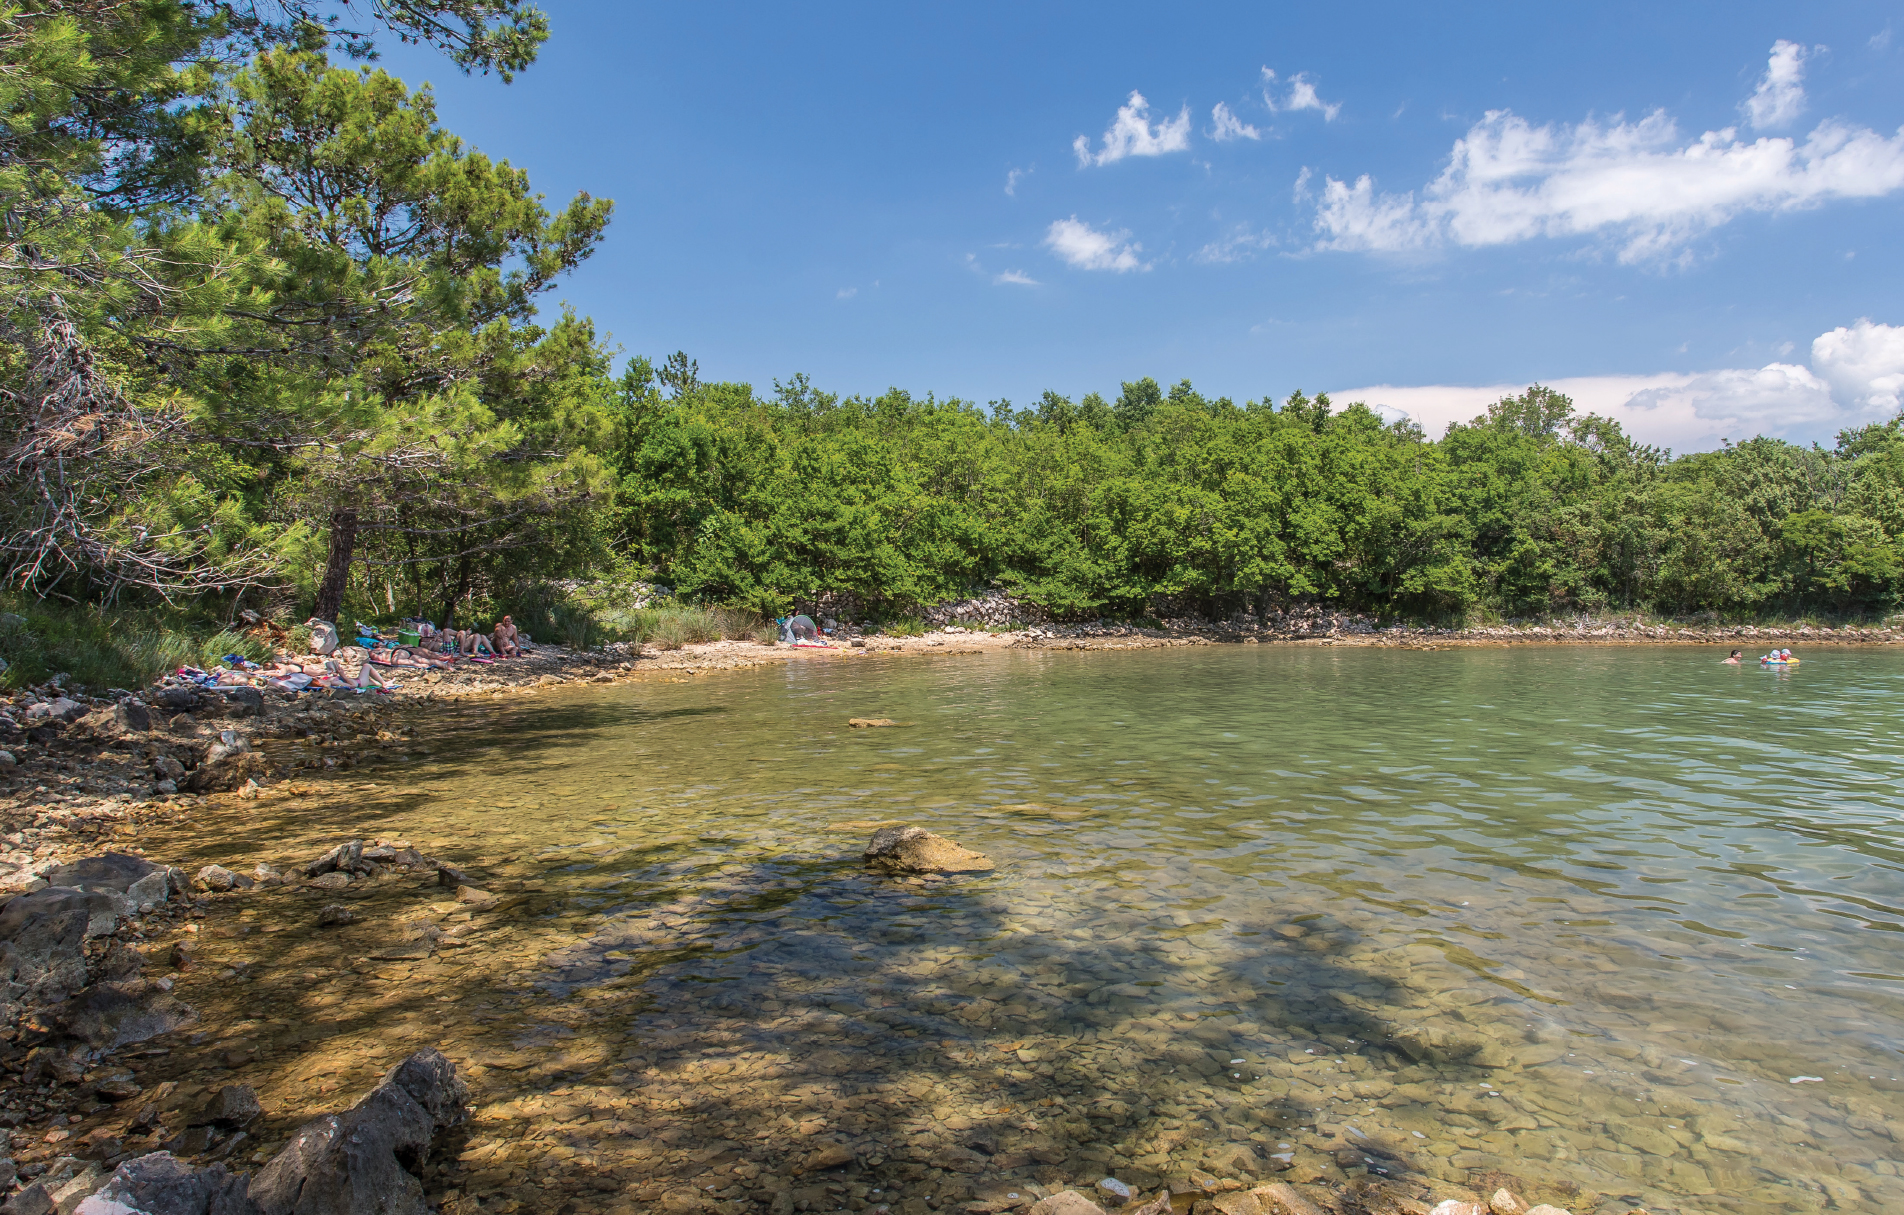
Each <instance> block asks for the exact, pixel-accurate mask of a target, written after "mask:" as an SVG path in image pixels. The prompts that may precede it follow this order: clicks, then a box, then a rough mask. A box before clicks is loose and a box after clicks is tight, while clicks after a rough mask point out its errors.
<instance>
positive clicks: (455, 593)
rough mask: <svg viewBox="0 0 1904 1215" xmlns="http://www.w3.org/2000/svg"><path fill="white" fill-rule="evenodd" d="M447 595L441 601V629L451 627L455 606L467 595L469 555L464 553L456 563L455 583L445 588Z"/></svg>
mask: <svg viewBox="0 0 1904 1215" xmlns="http://www.w3.org/2000/svg"><path fill="white" fill-rule="evenodd" d="M447 590H448V591H449V593H448V594H447V595H446V596H444V599H443V627H444V628H446V629H447V628H451V627H453V622H454V621H455V620H456V604H457V601H459V600H460V599H462V597H463V596H464V595H467V594H468V593H469V554H468V553H464V554H463V556H462V559H461V560H459V561H458V562H457V563H456V582H455V584H454V585H453V586H450V587H448V588H447Z"/></svg>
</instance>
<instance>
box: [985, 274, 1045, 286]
mask: <svg viewBox="0 0 1904 1215" xmlns="http://www.w3.org/2000/svg"><path fill="white" fill-rule="evenodd" d="M992 282H993V283H995V284H999V283H1016V284H1018V285H1019V286H1021V287H1036V286H1039V285H1040V284H1039V282H1038V280H1037V279H1035V278H1033V277H1031V275H1029V274H1026V273H1025V272H1024V271H1023V270H1007V271H1005V272H1004V273H1002V274H1000V275H998V276H997V277H995V278H993V279H992Z"/></svg>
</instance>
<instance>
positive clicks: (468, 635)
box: [463, 629, 496, 658]
mask: <svg viewBox="0 0 1904 1215" xmlns="http://www.w3.org/2000/svg"><path fill="white" fill-rule="evenodd" d="M478 654H487V655H489V656H490V657H491V658H494V657H495V656H496V649H495V647H494V646H492V645H490V644H489V638H488V637H487V636H485V635H484V634H482V633H478V632H477V631H476V630H475V629H466V630H464V632H463V656H464V657H466V658H474V657H476V656H477V655H478Z"/></svg>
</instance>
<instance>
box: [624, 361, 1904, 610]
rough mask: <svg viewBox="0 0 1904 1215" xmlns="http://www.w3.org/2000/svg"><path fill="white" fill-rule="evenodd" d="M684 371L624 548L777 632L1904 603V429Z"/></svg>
mask: <svg viewBox="0 0 1904 1215" xmlns="http://www.w3.org/2000/svg"><path fill="white" fill-rule="evenodd" d="M671 367H673V368H674V371H673V372H671V375H670V377H668V378H667V379H666V383H667V385H668V388H669V391H668V392H666V393H664V392H663V390H662V387H661V382H662V381H661V378H659V377H657V376H656V375H655V373H654V372H653V371H652V369H651V367H650V365H649V364H647V363H646V362H645V361H640V360H638V361H637V362H636V363H635V364H633V365H631V367H630V369H629V372H628V374H627V375H625V376H624V377H623V379H622V381H621V383H620V386H619V391H618V393H617V394H616V398H615V400H614V401H613V402H611V404H610V409H611V410H612V412H613V413H614V422H613V424H612V427H611V429H612V431H613V436H614V437H613V440H612V443H613V445H612V448H611V449H610V450H609V451H608V452H607V453H606V454H607V458H608V461H609V463H610V464H611V465H612V467H613V469H614V471H615V473H616V474H617V476H618V477H619V480H620V486H619V489H618V491H617V493H616V495H615V501H614V503H613V505H612V507H611V510H610V512H609V515H608V517H607V518H606V523H607V526H608V528H609V529H610V530H609V539H610V542H611V544H612V545H613V546H614V547H616V548H617V549H619V550H620V551H622V552H623V553H624V554H625V555H626V556H627V558H628V559H629V560H630V561H632V562H634V563H635V564H637V565H639V566H641V567H643V568H646V569H651V570H653V571H654V573H655V575H656V576H657V577H658V578H660V579H661V580H662V581H664V582H667V583H669V584H671V585H674V586H675V587H676V588H677V589H678V590H679V592H680V593H682V594H683V595H684V596H686V597H689V598H693V599H700V600H706V601H715V602H725V603H731V604H736V605H739V606H744V607H746V608H749V609H751V610H754V611H758V612H760V613H761V614H763V615H769V614H772V615H778V614H783V613H784V612H785V611H787V610H788V609H789V608H790V607H791V606H792V605H794V604H797V603H812V602H814V601H815V600H816V599H817V598H818V597H819V596H820V595H822V594H825V593H829V592H832V593H840V592H845V593H849V594H851V595H852V596H854V597H856V598H857V599H858V601H859V602H860V604H861V605H862V610H863V612H864V614H865V615H866V616H867V617H868V618H870V619H882V618H899V619H903V618H905V617H906V616H908V615H910V614H911V613H913V612H914V611H916V610H917V608H918V606H920V605H922V604H926V603H931V602H935V601H943V600H946V599H950V598H955V597H957V596H959V595H961V594H965V593H969V592H971V591H972V590H974V589H980V588H983V587H986V586H992V585H997V586H1004V587H1007V588H1009V589H1011V590H1013V591H1015V592H1016V593H1018V594H1020V595H1022V596H1024V597H1025V598H1027V599H1029V600H1031V601H1033V602H1035V603H1039V604H1043V605H1045V606H1046V607H1048V608H1050V609H1052V610H1053V611H1055V612H1057V613H1059V614H1061V615H1062V614H1070V615H1073V616H1087V615H1088V616H1114V617H1132V616H1140V615H1145V614H1148V613H1149V612H1151V610H1152V605H1153V604H1160V605H1169V606H1171V607H1172V609H1173V610H1190V611H1199V612H1205V613H1210V614H1217V615H1223V614H1228V613H1231V612H1235V611H1239V610H1240V611H1253V612H1257V613H1265V612H1273V611H1275V610H1278V609H1279V608H1282V607H1286V606H1288V605H1290V604H1292V603H1299V602H1307V601H1318V600H1319V601H1323V602H1329V603H1334V604H1337V605H1339V606H1342V607H1346V608H1354V609H1358V610H1362V611H1368V612H1373V613H1376V614H1379V615H1382V616H1385V617H1395V616H1401V617H1407V618H1417V619H1420V618H1432V619H1447V620H1460V619H1466V618H1468V617H1469V616H1470V615H1471V614H1472V613H1475V612H1478V611H1486V612H1490V613H1494V614H1498V615H1502V616H1514V617H1524V616H1538V615H1544V614H1550V613H1558V612H1578V611H1582V610H1586V611H1601V610H1607V609H1609V608H1652V609H1656V610H1660V611H1666V612H1675V613H1687V612H1700V611H1724V612H1734V613H1737V612H1748V613H1785V614H1791V613H1794V612H1798V611H1803V610H1812V609H1819V610H1827V611H1831V612H1834V613H1840V614H1842V613H1846V612H1852V613H1869V612H1879V611H1884V610H1887V609H1888V608H1890V607H1891V606H1893V605H1894V604H1895V603H1896V602H1897V597H1898V594H1899V591H1900V589H1904V581H1901V579H1904V556H1901V555H1900V549H1899V540H1900V537H1904V531H1901V530H1900V529H1904V438H1900V432H1899V427H1898V424H1897V423H1892V424H1889V425H1887V426H1880V427H1869V428H1866V429H1865V430H1862V431H1859V432H1856V433H1848V434H1847V435H1845V436H1844V437H1843V438H1842V440H1841V442H1840V444H1839V445H1838V447H1837V448H1836V449H1834V450H1830V451H1826V450H1823V449H1817V448H1801V447H1796V446H1793V445H1791V444H1786V443H1781V442H1778V441H1776V440H1769V439H1757V440H1753V441H1752V442H1750V443H1746V444H1741V445H1739V446H1737V447H1734V448H1729V449H1727V450H1725V451H1722V452H1713V453H1703V454H1700V455H1695V456H1690V457H1685V458H1682V459H1679V460H1674V459H1672V458H1671V457H1670V456H1669V455H1668V453H1665V452H1662V451H1659V450H1657V449H1654V448H1649V447H1645V446H1643V445H1640V444H1635V443H1633V442H1632V441H1631V440H1629V439H1627V438H1626V436H1625V435H1624V434H1623V433H1621V431H1620V428H1619V427H1618V426H1617V425H1616V424H1614V423H1613V422H1610V421H1608V420H1606V419H1603V418H1598V417H1592V416H1586V417H1582V416H1579V415H1577V414H1575V412H1574V410H1573V405H1572V402H1571V401H1569V400H1568V399H1567V398H1566V397H1565V396H1563V395H1561V394H1559V393H1556V392H1553V391H1552V390H1551V389H1547V388H1544V387H1541V386H1538V385H1536V386H1535V387H1533V388H1531V389H1529V390H1528V391H1527V392H1526V393H1523V394H1521V395H1519V396H1516V397H1510V398H1507V399H1505V400H1502V401H1500V402H1498V403H1496V404H1495V405H1494V406H1492V407H1490V409H1489V410H1488V412H1487V413H1486V414H1485V415H1483V416H1481V417H1478V418H1476V419H1474V420H1473V421H1472V422H1469V423H1466V424H1461V425H1456V426H1452V427H1450V428H1449V431H1448V433H1447V434H1446V435H1445V436H1443V437H1442V438H1441V439H1439V440H1437V441H1430V440H1429V439H1428V438H1427V437H1426V436H1425V435H1423V434H1422V433H1421V432H1420V430H1419V429H1418V428H1417V427H1414V426H1413V425H1412V424H1407V423H1401V424H1393V425H1390V424H1384V423H1383V421H1382V420H1381V419H1380V418H1379V417H1377V416H1376V415H1375V414H1374V413H1372V412H1371V411H1369V410H1368V409H1365V408H1363V407H1361V406H1359V405H1351V406H1349V407H1348V408H1347V409H1343V410H1339V411H1338V410H1337V409H1336V408H1335V407H1334V405H1333V404H1332V403H1331V402H1330V401H1329V400H1328V398H1327V397H1326V396H1319V397H1313V398H1312V397H1309V396H1307V395H1306V394H1303V393H1300V392H1298V393H1294V394H1292V395H1290V396H1289V397H1288V398H1287V399H1285V400H1284V401H1283V402H1281V404H1280V405H1278V404H1277V403H1276V402H1274V401H1270V400H1267V399H1266V400H1262V401H1252V402H1248V403H1246V405H1244V406H1243V407H1240V408H1239V407H1237V406H1236V405H1234V404H1232V403H1231V402H1230V401H1228V400H1216V401H1211V400H1208V399H1206V398H1204V397H1203V396H1202V395H1201V394H1199V393H1197V392H1196V391H1195V389H1194V388H1193V387H1192V386H1191V385H1190V384H1189V383H1188V382H1180V383H1179V384H1178V385H1177V386H1176V387H1175V388H1173V389H1171V390H1170V391H1169V392H1168V393H1165V392H1164V391H1163V390H1162V389H1161V388H1160V387H1159V386H1158V385H1157V383H1156V382H1155V381H1150V380H1139V381H1135V382H1133V383H1129V384H1126V385H1124V390H1123V393H1122V394H1121V395H1120V397H1119V398H1118V403H1117V404H1116V405H1114V406H1106V405H1104V403H1103V401H1102V400H1101V399H1098V400H1097V401H1096V402H1094V404H1093V406H1092V408H1090V409H1086V408H1084V407H1082V406H1080V405H1077V404H1074V403H1073V402H1072V401H1071V399H1070V398H1068V397H1064V396H1061V395H1059V394H1057V393H1049V392H1048V393H1046V394H1044V396H1043V397H1042V398H1041V399H1040V400H1039V402H1038V403H1037V406H1036V407H1035V408H1034V409H1029V410H1023V411H1018V412H1013V411H1011V410H1009V409H1008V408H1000V409H998V410H995V411H994V412H992V413H991V414H989V415H988V414H987V413H985V412H983V411H981V410H979V409H978V408H976V407H975V406H973V405H971V404H969V403H966V402H963V401H958V400H951V401H939V400H937V399H935V398H933V397H930V396H928V397H926V398H924V399H919V398H915V397H913V396H911V395H910V394H908V393H905V392H903V391H900V390H898V389H894V390H892V391H890V392H888V393H886V394H884V395H882V396H879V397H876V398H870V399H869V398H859V397H855V398H847V399H841V398H838V397H834V396H831V395H829V394H826V393H823V392H819V391H816V390H815V389H814V388H813V387H812V386H811V385H810V384H809V383H808V382H807V381H806V380H805V379H804V377H796V378H795V380H794V381H793V382H792V383H791V384H787V385H776V392H775V396H774V397H773V398H772V399H762V398H760V397H758V396H757V395H756V394H755V393H754V392H753V391H752V389H750V388H749V387H748V386H747V385H744V384H703V383H701V382H700V381H699V379H698V374H694V375H690V374H687V371H688V364H687V362H686V359H685V356H680V355H677V356H676V358H675V360H674V361H673V362H672V363H671ZM1086 400H1087V401H1089V400H1090V398H1086ZM895 627H898V628H903V627H904V626H903V625H899V626H893V625H889V626H888V631H892V629H894V628H895Z"/></svg>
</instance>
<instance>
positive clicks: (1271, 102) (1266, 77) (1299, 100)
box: [1263, 68, 1342, 122]
mask: <svg viewBox="0 0 1904 1215" xmlns="http://www.w3.org/2000/svg"><path fill="white" fill-rule="evenodd" d="M1275 84H1276V73H1275V72H1273V71H1271V70H1270V69H1269V68H1264V69H1263V104H1264V105H1266V106H1268V107H1269V108H1270V110H1271V111H1272V112H1274V111H1276V110H1320V111H1321V112H1322V120H1323V121H1324V122H1334V121H1335V116H1336V115H1337V114H1339V113H1341V112H1342V103H1341V102H1339V101H1324V100H1323V99H1322V98H1320V97H1318V96H1316V82H1315V81H1314V80H1311V79H1310V78H1309V73H1307V72H1297V73H1296V74H1295V75H1294V76H1291V77H1290V78H1289V91H1288V93H1287V94H1285V95H1284V97H1283V99H1282V100H1281V101H1280V102H1279V101H1277V100H1276V93H1275Z"/></svg>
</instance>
